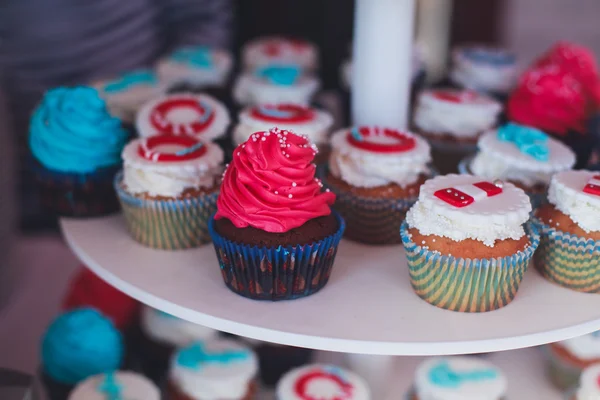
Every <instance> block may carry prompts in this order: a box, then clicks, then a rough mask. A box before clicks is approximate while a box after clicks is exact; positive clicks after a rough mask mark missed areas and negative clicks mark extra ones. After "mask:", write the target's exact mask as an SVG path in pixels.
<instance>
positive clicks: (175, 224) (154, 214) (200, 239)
mask: <svg viewBox="0 0 600 400" xmlns="http://www.w3.org/2000/svg"><path fill="white" fill-rule="evenodd" d="M122 182H123V174H122V172H120V173H118V174H117V176H116V177H115V181H114V186H115V189H116V191H117V194H118V196H119V200H120V201H121V207H122V209H123V214H124V215H125V221H126V223H127V229H128V230H129V233H130V234H131V236H132V237H133V238H134V239H135V240H136V241H138V242H139V243H141V244H143V245H144V246H148V247H152V248H155V249H162V250H180V249H188V248H191V247H197V246H200V245H202V244H205V243H208V242H210V234H209V230H208V221H209V219H210V218H211V216H212V215H213V214H214V213H215V212H216V211H217V197H218V195H219V192H218V191H215V192H214V193H210V194H203V195H200V196H198V197H189V198H185V199H176V198H174V199H169V200H153V199H147V198H142V197H136V196H134V195H132V194H130V193H127V191H125V189H124V188H123V185H122Z"/></svg>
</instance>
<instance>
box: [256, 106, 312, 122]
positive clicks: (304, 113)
mask: <svg viewBox="0 0 600 400" xmlns="http://www.w3.org/2000/svg"><path fill="white" fill-rule="evenodd" d="M263 108H265V109H272V110H275V111H282V112H284V113H286V114H289V117H288V116H286V117H279V116H275V115H268V114H265V113H263V112H262V109H263ZM251 115H252V116H253V117H254V118H257V119H262V120H263V121H269V122H288V123H303V122H309V121H311V120H312V119H313V118H314V116H315V112H314V111H313V110H312V109H310V108H309V107H304V106H300V105H297V104H277V105H263V106H259V107H254V108H252V111H251Z"/></svg>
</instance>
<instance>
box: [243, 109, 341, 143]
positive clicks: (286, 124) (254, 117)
mask: <svg viewBox="0 0 600 400" xmlns="http://www.w3.org/2000/svg"><path fill="white" fill-rule="evenodd" d="M239 121H240V122H239V124H238V125H237V126H236V127H235V130H234V132H233V141H234V143H235V144H236V145H238V144H241V143H244V142H245V141H246V140H248V138H249V137H250V135H251V134H253V133H255V132H262V131H268V130H269V129H271V128H272V127H274V126H277V127H278V128H281V129H285V130H288V131H292V132H295V133H297V134H302V135H305V136H308V138H309V139H310V141H311V142H312V143H316V144H321V143H324V142H326V141H327V134H328V132H329V129H330V128H331V125H332V124H333V117H332V116H331V115H330V114H329V113H327V112H325V111H320V110H317V109H315V108H311V107H305V106H301V105H296V104H278V105H267V104H265V105H260V106H254V107H248V108H246V109H244V110H243V111H242V112H241V113H240V115H239Z"/></svg>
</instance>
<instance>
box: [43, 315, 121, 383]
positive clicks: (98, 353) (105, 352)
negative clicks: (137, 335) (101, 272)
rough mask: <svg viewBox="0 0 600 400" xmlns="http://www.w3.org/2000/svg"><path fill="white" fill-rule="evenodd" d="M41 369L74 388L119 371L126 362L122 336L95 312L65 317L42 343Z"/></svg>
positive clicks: (58, 321)
mask: <svg viewBox="0 0 600 400" xmlns="http://www.w3.org/2000/svg"><path fill="white" fill-rule="evenodd" d="M41 351H42V354H41V357H42V366H43V369H44V371H45V372H46V374H47V375H48V376H50V377H51V378H52V379H54V380H56V381H58V382H61V383H64V384H69V385H73V384H76V383H78V382H80V381H82V380H84V379H86V378H88V377H90V376H92V375H97V374H102V373H108V372H112V371H114V370H117V369H118V368H119V367H120V365H121V362H122V361H123V354H124V345H123V338H122V337H121V333H120V332H119V331H118V330H117V329H116V328H115V327H114V325H113V324H112V322H111V321H110V320H109V319H108V318H106V317H104V316H103V315H102V314H100V313H99V312H98V311H96V310H95V309H92V308H79V309H76V310H73V311H70V312H67V313H65V314H62V315H61V316H59V317H58V318H57V319H55V320H54V322H52V324H50V326H49V327H48V330H47V331H46V333H45V335H44V337H43V339H42V349H41Z"/></svg>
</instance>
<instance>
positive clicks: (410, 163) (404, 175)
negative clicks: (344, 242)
mask: <svg viewBox="0 0 600 400" xmlns="http://www.w3.org/2000/svg"><path fill="white" fill-rule="evenodd" d="M331 148H332V150H331V155H330V157H329V168H328V171H327V172H326V173H325V174H324V176H323V183H324V184H325V185H326V186H327V187H328V188H330V189H331V190H332V191H333V192H334V193H335V194H336V196H337V200H336V203H335V205H334V208H335V209H336V210H337V211H338V212H339V213H340V214H342V216H343V217H344V219H345V220H346V225H347V229H346V234H345V235H346V237H348V238H349V239H352V240H356V241H358V242H362V243H368V244H392V243H400V238H399V236H398V230H399V229H400V225H401V224H402V221H403V220H404V216H405V215H406V211H407V210H408V209H409V208H410V207H411V206H412V205H413V204H414V202H415V201H416V200H417V197H418V196H419V188H420V186H421V185H422V184H423V183H424V182H425V180H427V179H428V178H429V177H430V176H431V170H430V168H429V166H428V163H429V162H430V161H431V156H430V148H429V144H427V141H425V139H423V138H421V137H419V136H417V135H413V134H412V133H409V132H401V131H398V130H396V129H388V128H379V127H358V128H346V129H342V130H340V131H338V132H336V133H334V134H333V136H332V138H331Z"/></svg>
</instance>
